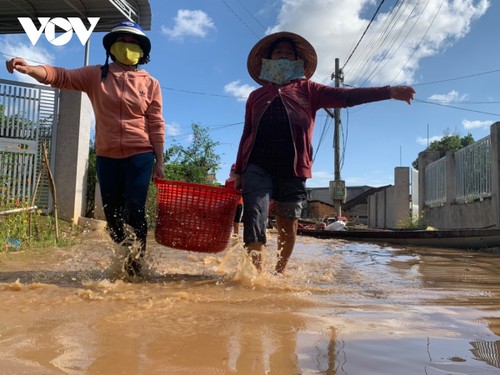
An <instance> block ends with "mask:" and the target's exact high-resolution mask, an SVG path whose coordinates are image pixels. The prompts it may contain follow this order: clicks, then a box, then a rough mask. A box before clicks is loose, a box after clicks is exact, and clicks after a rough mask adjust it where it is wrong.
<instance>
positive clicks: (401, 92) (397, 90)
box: [389, 86, 415, 104]
mask: <svg viewBox="0 0 500 375" xmlns="http://www.w3.org/2000/svg"><path fill="white" fill-rule="evenodd" d="M389 93H390V96H391V99H396V100H404V101H405V102H407V103H408V104H411V101H412V100H413V97H414V96H415V90H414V89H413V87H411V86H391V87H390V88H389Z"/></svg>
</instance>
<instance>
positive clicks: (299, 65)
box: [259, 59, 305, 85]
mask: <svg viewBox="0 0 500 375" xmlns="http://www.w3.org/2000/svg"><path fill="white" fill-rule="evenodd" d="M259 78H260V79H262V80H265V81H269V82H272V83H276V84H278V85H282V84H284V83H288V82H290V81H291V80H293V79H299V78H305V75H304V61H302V60H287V59H279V60H271V59H262V68H261V70H260V76H259Z"/></svg>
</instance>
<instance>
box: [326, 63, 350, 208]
mask: <svg viewBox="0 0 500 375" xmlns="http://www.w3.org/2000/svg"><path fill="white" fill-rule="evenodd" d="M334 78H335V87H340V83H341V80H342V79H343V76H342V70H341V69H340V67H339V59H338V58H336V59H335V73H334ZM328 113H330V112H328ZM333 118H334V121H335V128H334V134H333V148H334V181H330V189H329V190H330V196H331V198H332V200H333V205H334V207H335V212H336V213H337V216H338V217H339V216H341V215H342V203H344V202H345V198H346V189H345V181H343V180H341V177H340V108H335V109H334V116H333Z"/></svg>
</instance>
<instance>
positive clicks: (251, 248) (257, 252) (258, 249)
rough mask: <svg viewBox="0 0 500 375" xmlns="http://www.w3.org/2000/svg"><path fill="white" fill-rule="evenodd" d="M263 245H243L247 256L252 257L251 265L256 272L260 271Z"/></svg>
mask: <svg viewBox="0 0 500 375" xmlns="http://www.w3.org/2000/svg"><path fill="white" fill-rule="evenodd" d="M265 247H266V246H265V245H264V244H263V243H261V242H250V243H248V244H246V245H245V248H246V249H247V252H248V254H250V256H251V257H252V263H253V265H254V266H255V268H257V270H259V271H261V270H262V252H263V251H264V249H265Z"/></svg>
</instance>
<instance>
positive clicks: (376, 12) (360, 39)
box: [342, 0, 385, 69]
mask: <svg viewBox="0 0 500 375" xmlns="http://www.w3.org/2000/svg"><path fill="white" fill-rule="evenodd" d="M384 1H385V0H382V1H381V2H380V4H379V6H378V7H377V9H376V10H375V13H374V14H373V16H372V19H371V20H370V22H369V23H368V26H366V29H365V31H364V32H363V34H362V35H361V38H359V40H358V43H356V46H355V47H354V49H353V50H352V52H351V54H350V55H349V57H348V58H347V60H346V62H345V64H344V66H343V67H342V69H344V67H345V66H346V65H347V63H348V62H349V60H350V59H351V57H352V55H353V54H354V52H355V51H356V49H357V48H358V46H359V43H361V41H362V40H363V38H364V36H365V34H366V32H367V31H368V29H369V28H370V26H371V25H372V22H373V20H374V19H375V17H376V16H377V14H378V12H379V10H380V7H381V6H382V4H383V3H384Z"/></svg>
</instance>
